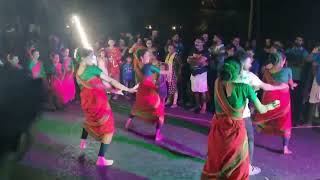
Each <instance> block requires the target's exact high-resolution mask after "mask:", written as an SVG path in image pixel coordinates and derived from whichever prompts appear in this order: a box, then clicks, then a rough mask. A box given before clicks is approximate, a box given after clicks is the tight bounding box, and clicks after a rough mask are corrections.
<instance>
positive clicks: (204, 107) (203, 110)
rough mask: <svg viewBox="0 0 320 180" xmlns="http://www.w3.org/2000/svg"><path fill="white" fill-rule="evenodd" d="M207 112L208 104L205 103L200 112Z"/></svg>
mask: <svg viewBox="0 0 320 180" xmlns="http://www.w3.org/2000/svg"><path fill="white" fill-rule="evenodd" d="M206 112H207V105H206V104H204V105H203V106H202V107H201V110H200V114H205V113H206Z"/></svg>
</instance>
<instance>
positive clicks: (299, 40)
mask: <svg viewBox="0 0 320 180" xmlns="http://www.w3.org/2000/svg"><path fill="white" fill-rule="evenodd" d="M295 44H296V45H298V46H302V44H303V39H302V38H301V37H297V38H296V40H295Z"/></svg>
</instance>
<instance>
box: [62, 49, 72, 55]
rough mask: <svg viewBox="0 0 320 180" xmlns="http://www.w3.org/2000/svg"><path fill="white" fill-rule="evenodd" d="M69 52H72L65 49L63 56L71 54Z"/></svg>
mask: <svg viewBox="0 0 320 180" xmlns="http://www.w3.org/2000/svg"><path fill="white" fill-rule="evenodd" d="M69 53H70V50H69V49H65V50H64V51H63V57H68V56H69Z"/></svg>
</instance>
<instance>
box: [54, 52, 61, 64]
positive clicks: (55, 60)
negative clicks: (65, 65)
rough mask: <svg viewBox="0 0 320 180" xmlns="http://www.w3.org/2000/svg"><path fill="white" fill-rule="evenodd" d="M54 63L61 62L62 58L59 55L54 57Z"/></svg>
mask: <svg viewBox="0 0 320 180" xmlns="http://www.w3.org/2000/svg"><path fill="white" fill-rule="evenodd" d="M52 61H53V63H54V64H56V63H59V62H60V57H59V55H58V54H55V55H53V59H52Z"/></svg>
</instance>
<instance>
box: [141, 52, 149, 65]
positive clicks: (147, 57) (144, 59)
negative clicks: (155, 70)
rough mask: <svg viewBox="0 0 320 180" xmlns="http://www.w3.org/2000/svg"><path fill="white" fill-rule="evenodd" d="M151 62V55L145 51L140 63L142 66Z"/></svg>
mask: <svg viewBox="0 0 320 180" xmlns="http://www.w3.org/2000/svg"><path fill="white" fill-rule="evenodd" d="M150 60H151V53H150V52H149V51H146V52H145V53H144V55H143V56H142V57H141V61H142V63H143V64H148V63H150Z"/></svg>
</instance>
